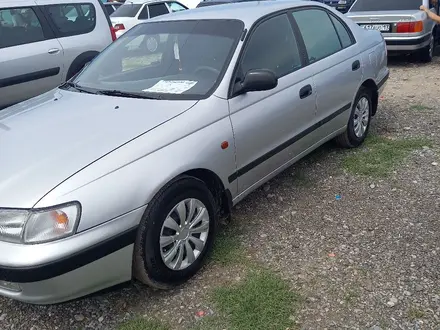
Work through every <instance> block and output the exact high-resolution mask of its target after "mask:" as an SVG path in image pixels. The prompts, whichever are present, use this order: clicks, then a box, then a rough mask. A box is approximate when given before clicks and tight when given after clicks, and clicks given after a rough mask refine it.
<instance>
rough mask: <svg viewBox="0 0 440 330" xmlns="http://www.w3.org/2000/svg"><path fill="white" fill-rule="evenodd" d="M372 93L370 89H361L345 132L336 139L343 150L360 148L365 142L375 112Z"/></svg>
mask: <svg viewBox="0 0 440 330" xmlns="http://www.w3.org/2000/svg"><path fill="white" fill-rule="evenodd" d="M371 95H372V93H371V91H370V90H369V89H368V88H365V87H361V88H360V89H359V92H358V93H357V95H356V99H355V102H354V104H353V107H352V109H351V113H350V118H349V120H348V124H347V129H346V130H345V132H344V133H343V134H341V135H339V136H338V137H336V143H337V144H338V145H339V146H341V147H343V148H356V147H359V146H360V145H361V144H362V143H363V142H364V140H365V138H366V137H367V135H368V131H369V129H370V123H371V116H372V112H373V102H372V97H371Z"/></svg>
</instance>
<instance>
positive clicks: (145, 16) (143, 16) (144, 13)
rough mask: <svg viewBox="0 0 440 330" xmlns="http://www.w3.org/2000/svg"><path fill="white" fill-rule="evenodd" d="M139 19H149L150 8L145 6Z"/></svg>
mask: <svg viewBox="0 0 440 330" xmlns="http://www.w3.org/2000/svg"><path fill="white" fill-rule="evenodd" d="M138 18H139V19H148V6H147V5H145V6H144V8H142V10H141V13H140V14H139V16H138Z"/></svg>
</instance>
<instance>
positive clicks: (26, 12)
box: [0, 8, 44, 49]
mask: <svg viewBox="0 0 440 330" xmlns="http://www.w3.org/2000/svg"><path fill="white" fill-rule="evenodd" d="M43 40H44V33H43V28H42V27H41V23H40V21H39V19H38V17H37V15H36V14H35V12H34V10H33V9H32V8H13V9H0V49H1V48H6V47H13V46H18V45H24V44H30V43H33V42H38V41H43Z"/></svg>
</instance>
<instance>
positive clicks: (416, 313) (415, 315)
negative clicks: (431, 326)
mask: <svg viewBox="0 0 440 330" xmlns="http://www.w3.org/2000/svg"><path fill="white" fill-rule="evenodd" d="M424 316H425V312H424V311H422V310H420V309H417V308H410V310H409V311H408V318H409V319H410V320H411V321H415V320H419V319H422V318H423V317H424Z"/></svg>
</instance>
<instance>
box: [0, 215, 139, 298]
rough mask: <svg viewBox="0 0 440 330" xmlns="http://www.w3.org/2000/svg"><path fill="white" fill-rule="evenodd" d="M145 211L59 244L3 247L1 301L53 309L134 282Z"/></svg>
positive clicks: (0, 267) (64, 240)
mask: <svg viewBox="0 0 440 330" xmlns="http://www.w3.org/2000/svg"><path fill="white" fill-rule="evenodd" d="M144 210H145V207H142V208H140V209H137V210H134V211H132V212H129V213H127V214H125V215H122V216H120V217H118V218H116V219H113V220H111V221H108V222H106V223H104V224H102V225H99V226H97V227H95V228H92V229H89V230H87V231H84V232H81V233H78V234H76V235H74V236H72V237H69V238H66V239H62V240H59V241H55V242H49V243H44V244H36V245H22V244H12V243H6V242H0V251H1V254H0V295H1V296H5V297H8V298H12V299H15V300H20V301H23V302H27V303H32V304H54V303H60V302H64V301H67V300H71V299H75V298H78V297H81V296H84V295H88V294H90V293H93V292H96V291H99V290H102V289H104V288H107V287H110V286H113V285H116V284H119V283H122V282H126V281H129V280H130V279H131V277H132V256H133V247H134V242H135V238H136V232H137V226H138V224H139V222H140V219H141V217H142V214H143V212H144ZM11 283H12V284H11Z"/></svg>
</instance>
